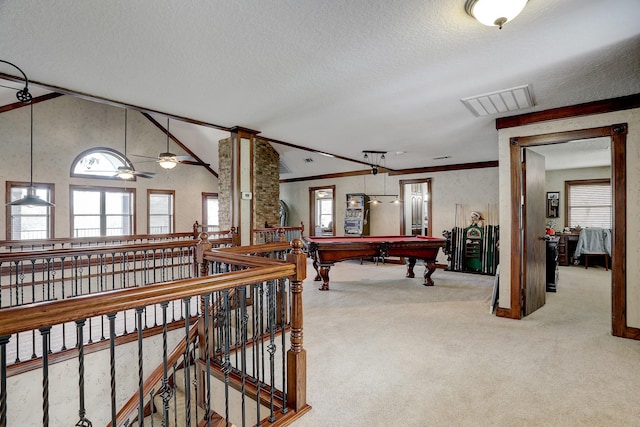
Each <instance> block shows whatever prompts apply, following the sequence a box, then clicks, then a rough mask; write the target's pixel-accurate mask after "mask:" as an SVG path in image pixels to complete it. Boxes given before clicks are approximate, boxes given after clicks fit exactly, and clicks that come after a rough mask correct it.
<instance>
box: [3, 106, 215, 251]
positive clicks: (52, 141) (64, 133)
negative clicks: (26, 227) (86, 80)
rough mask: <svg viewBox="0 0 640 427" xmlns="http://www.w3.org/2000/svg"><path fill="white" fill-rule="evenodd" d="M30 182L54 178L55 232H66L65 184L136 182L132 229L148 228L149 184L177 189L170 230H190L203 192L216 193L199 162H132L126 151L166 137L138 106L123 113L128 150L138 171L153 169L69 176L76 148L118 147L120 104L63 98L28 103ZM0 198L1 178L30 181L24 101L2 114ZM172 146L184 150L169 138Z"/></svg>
mask: <svg viewBox="0 0 640 427" xmlns="http://www.w3.org/2000/svg"><path fill="white" fill-rule="evenodd" d="M33 115H34V118H33V121H34V136H33V155H34V156H33V158H34V160H33V180H34V182H46V183H54V184H55V201H56V207H55V222H56V223H55V237H68V236H69V227H70V220H69V185H93V186H108V187H116V188H124V187H129V188H131V187H133V188H136V220H137V224H136V227H137V228H136V231H137V233H138V234H144V233H146V232H147V189H162V190H171V189H175V190H176V193H175V203H176V231H190V230H191V226H192V224H193V222H194V221H195V220H198V221H199V222H201V218H200V217H201V216H202V202H201V198H202V196H201V193H202V192H203V191H205V192H216V191H217V189H218V179H217V178H216V177H215V176H213V175H212V174H211V173H210V172H208V171H207V170H206V169H204V168H203V167H201V166H189V165H178V166H177V167H176V168H175V169H173V170H171V171H165V170H164V169H162V168H161V167H160V166H159V165H158V164H157V163H156V162H154V161H153V160H152V161H151V162H149V163H138V162H137V160H140V159H139V158H136V157H133V156H131V154H139V155H145V156H151V157H157V155H158V153H160V152H163V151H165V149H166V135H165V134H164V133H162V132H161V131H160V130H159V129H158V128H157V127H156V126H155V125H154V124H152V123H151V122H150V121H149V120H147V119H146V118H145V117H144V116H142V114H140V113H139V112H136V111H133V110H130V111H129V113H128V126H127V128H128V132H127V156H128V157H129V159H130V160H132V161H133V162H134V166H135V168H136V169H137V170H142V171H149V172H156V173H157V175H156V176H155V177H154V178H153V179H144V178H138V179H137V181H135V182H125V181H120V180H117V181H116V180H104V179H83V178H70V173H71V164H72V162H73V160H74V159H75V158H76V156H77V155H78V154H80V153H81V152H83V151H84V150H86V149H89V148H93V147H109V148H112V149H115V150H118V151H120V152H121V153H123V152H124V110H123V109H120V108H116V107H111V106H108V105H105V104H99V103H96V102H90V101H85V100H82V99H79V98H74V97H71V96H62V97H59V98H55V99H52V100H49V101H45V102H41V103H38V104H34V106H33ZM0 147H2V156H0V181H2V183H1V185H0V192H1V193H0V195H1V196H2V197H1V198H0V200H2V201H3V203H5V202H6V201H7V200H6V195H5V194H4V193H5V190H6V186H5V181H26V182H28V181H29V107H28V106H27V107H23V108H19V109H17V110H12V111H8V112H5V113H2V114H0ZM171 150H172V152H174V153H176V154H179V155H180V154H186V153H184V152H183V151H182V150H181V149H180V148H179V147H178V146H177V145H176V144H175V143H173V142H172V145H171ZM5 216H6V209H0V240H2V239H4V238H5V236H6V230H5V228H6V221H5Z"/></svg>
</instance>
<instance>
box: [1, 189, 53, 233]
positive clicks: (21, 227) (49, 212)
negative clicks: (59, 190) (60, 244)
mask: <svg viewBox="0 0 640 427" xmlns="http://www.w3.org/2000/svg"><path fill="white" fill-rule="evenodd" d="M29 185H30V184H29V183H28V182H11V181H7V193H6V194H7V195H8V199H9V200H7V203H9V202H13V201H14V200H18V199H21V198H23V197H24V196H26V195H27V189H28V188H29ZM33 186H34V187H35V188H36V195H37V196H38V197H40V198H41V199H42V200H46V201H48V202H51V203H53V202H54V200H53V190H54V185H53V184H36V183H34V184H33ZM6 229H7V239H8V240H27V239H50V238H52V237H53V208H52V207H48V206H7V228H6Z"/></svg>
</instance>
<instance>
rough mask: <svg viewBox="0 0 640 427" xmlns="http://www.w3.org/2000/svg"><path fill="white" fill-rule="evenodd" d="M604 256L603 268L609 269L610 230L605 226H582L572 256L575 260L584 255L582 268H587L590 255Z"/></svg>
mask: <svg viewBox="0 0 640 427" xmlns="http://www.w3.org/2000/svg"><path fill="white" fill-rule="evenodd" d="M594 255H597V256H604V268H605V269H606V270H609V258H610V257H611V230H609V229H607V228H599V227H589V228H583V229H582V230H581V231H580V236H579V237H578V244H577V245H576V251H575V253H574V255H573V258H574V259H575V260H576V262H577V261H578V260H579V259H580V257H581V256H584V268H589V257H590V256H594Z"/></svg>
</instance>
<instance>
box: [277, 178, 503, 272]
mask: <svg viewBox="0 0 640 427" xmlns="http://www.w3.org/2000/svg"><path fill="white" fill-rule="evenodd" d="M383 175H384V174H378V175H376V176H373V175H366V176H365V177H364V179H363V177H362V176H355V177H344V178H332V179H326V180H313V181H301V182H291V183H283V184H281V185H280V198H281V199H282V200H284V201H285V202H286V203H287V205H288V206H289V225H298V224H299V223H300V221H303V222H304V223H305V228H307V229H308V225H309V223H310V222H309V221H310V216H309V187H320V186H325V185H335V186H336V194H335V200H336V219H335V221H334V223H335V224H336V235H338V236H342V235H344V230H343V229H342V221H343V218H344V213H345V209H346V200H347V199H346V194H347V193H362V192H364V190H365V184H366V193H367V194H391V195H395V194H399V185H400V184H399V181H400V180H407V179H416V178H431V180H432V181H431V193H432V216H433V230H434V231H433V233H431V234H432V235H433V236H436V237H442V231H443V230H450V229H451V228H453V226H454V225H455V213H456V204H464V205H466V206H469V208H470V209H471V210H478V211H480V212H485V211H486V207H487V205H497V204H498V168H483V169H469V170H456V171H447V172H433V173H429V174H413V175H394V176H387V177H386V191H385V188H384V187H385V177H384V176H383ZM380 199H382V200H383V201H384V202H385V203H381V204H378V205H370V206H371V213H370V216H369V218H370V227H371V228H370V234H371V235H377V236H382V235H397V234H400V233H401V230H400V211H401V206H400V205H394V204H392V203H386V202H389V201H392V200H393V199H394V197H393V196H388V197H386V198H380ZM403 234H404V233H403ZM305 235H309V232H308V230H307V231H305ZM438 262H439V263H443V264H444V263H446V256H445V255H444V254H443V253H442V251H440V254H439V256H438Z"/></svg>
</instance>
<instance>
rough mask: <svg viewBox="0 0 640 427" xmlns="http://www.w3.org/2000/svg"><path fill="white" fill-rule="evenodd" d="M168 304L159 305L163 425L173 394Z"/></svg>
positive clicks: (166, 423) (167, 415)
mask: <svg viewBox="0 0 640 427" xmlns="http://www.w3.org/2000/svg"><path fill="white" fill-rule="evenodd" d="M168 305H169V303H168V302H163V303H161V307H162V385H161V386H160V390H159V394H160V397H162V419H163V420H164V421H163V425H164V426H168V425H169V401H170V400H171V396H172V394H173V389H172V388H171V387H170V386H169V367H168V360H167V307H168Z"/></svg>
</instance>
